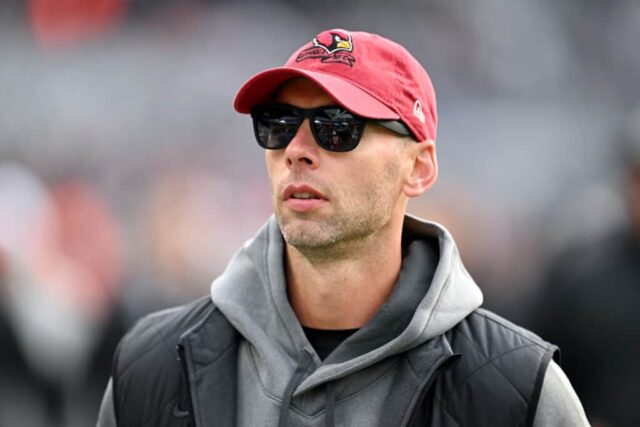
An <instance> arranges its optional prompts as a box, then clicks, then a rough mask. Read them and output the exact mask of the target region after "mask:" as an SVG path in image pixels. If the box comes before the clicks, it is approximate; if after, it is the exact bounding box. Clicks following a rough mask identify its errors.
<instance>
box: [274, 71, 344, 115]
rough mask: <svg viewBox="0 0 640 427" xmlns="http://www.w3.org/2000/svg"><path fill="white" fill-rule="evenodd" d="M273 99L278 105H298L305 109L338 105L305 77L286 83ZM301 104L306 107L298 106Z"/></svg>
mask: <svg viewBox="0 0 640 427" xmlns="http://www.w3.org/2000/svg"><path fill="white" fill-rule="evenodd" d="M273 99H274V100H275V102H277V103H282V104H291V105H297V106H299V107H303V108H313V107H316V106H321V105H327V104H337V102H336V100H335V99H334V98H333V97H332V96H331V95H329V94H328V93H327V92H325V91H324V90H323V89H322V88H321V87H320V86H318V85H317V84H316V83H314V82H313V81H311V80H309V79H306V78H304V77H296V78H293V79H290V80H287V81H286V82H284V83H283V84H282V85H280V87H278V89H277V90H276V91H275V93H274V96H273ZM301 103H302V104H305V105H298V104H301Z"/></svg>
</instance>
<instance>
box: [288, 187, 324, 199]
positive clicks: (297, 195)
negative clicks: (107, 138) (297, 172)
mask: <svg viewBox="0 0 640 427" xmlns="http://www.w3.org/2000/svg"><path fill="white" fill-rule="evenodd" d="M282 199H283V200H285V201H287V200H290V199H298V200H314V199H316V200H317V199H320V200H327V198H326V197H325V196H324V195H323V194H322V193H321V192H320V191H318V190H316V189H315V188H314V187H312V186H311V185H309V184H289V185H287V186H286V187H285V188H284V191H283V192H282Z"/></svg>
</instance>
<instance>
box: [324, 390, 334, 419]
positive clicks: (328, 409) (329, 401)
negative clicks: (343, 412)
mask: <svg viewBox="0 0 640 427" xmlns="http://www.w3.org/2000/svg"><path fill="white" fill-rule="evenodd" d="M325 394H326V395H325V404H324V425H325V426H326V427H334V426H335V424H336V423H335V406H336V388H335V383H333V382H328V383H327V389H326V391H325Z"/></svg>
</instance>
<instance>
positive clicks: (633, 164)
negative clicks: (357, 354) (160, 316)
mask: <svg viewBox="0 0 640 427" xmlns="http://www.w3.org/2000/svg"><path fill="white" fill-rule="evenodd" d="M331 27H343V28H347V29H365V30H367V31H371V32H378V33H380V34H383V35H385V36H387V37H389V38H391V39H396V40H398V41H400V42H402V43H403V44H404V45H405V46H407V47H408V49H409V50H410V51H412V52H413V53H414V54H415V56H416V57H417V58H418V59H419V60H420V61H421V62H422V63H423V64H424V65H425V67H426V68H427V70H429V72H430V74H431V77H432V79H433V81H434V83H435V86H436V90H437V92H438V97H439V115H440V127H439V135H438V144H437V145H438V155H439V163H440V179H439V182H438V184H437V185H436V188H435V189H434V190H433V191H432V192H431V193H429V194H428V195H426V196H424V197H423V198H421V199H420V200H416V201H415V202H414V203H413V205H412V207H411V209H410V210H411V212H413V213H415V214H418V215H420V216H424V217H426V218H429V219H433V220H436V221H438V222H441V223H443V224H445V225H446V226H447V227H449V228H450V229H451V230H452V232H453V235H454V236H455V237H456V239H457V240H458V243H459V246H460V248H461V252H462V257H463V259H464V260H465V262H466V264H467V266H468V268H469V270H470V272H471V274H472V275H473V276H474V277H475V278H476V280H477V282H478V283H479V284H480V286H481V287H482V288H483V290H484V292H485V300H486V305H487V306H488V307H489V308H491V309H494V310H495V311H497V312H498V313H500V314H502V315H504V316H506V317H508V318H510V319H512V320H514V321H517V322H520V323H522V324H524V325H525V326H528V327H531V328H533V329H534V330H535V331H537V332H540V333H542V334H543V335H544V336H545V338H547V339H549V340H550V341H553V342H556V343H557V344H559V345H560V346H561V348H563V360H564V363H563V367H564V368H565V370H566V372H567V373H568V375H569V377H570V379H571V380H572V382H573V383H574V384H575V386H576V390H577V391H578V394H579V395H580V397H581V398H582V399H583V401H584V404H585V407H586V409H587V412H588V415H589V416H590V418H591V421H592V423H593V425H594V426H606V427H616V426H622V427H626V426H636V427H637V426H638V425H640V411H639V409H638V406H637V405H636V404H635V400H637V397H638V396H640V392H639V388H638V384H640V357H639V355H640V314H638V310H637V307H639V306H640V271H639V270H640V166H639V165H640V114H638V113H633V111H634V109H635V108H636V105H637V104H638V102H639V101H640V79H639V78H638V76H640V51H639V48H638V40H640V2H638V1H633V0H565V1H562V2H557V1H553V0H538V1H534V0H487V1H482V2H474V1H457V2H452V1H446V0H429V1H425V0H396V1H394V2H389V1H381V0H368V1H364V0H353V1H351V2H338V1H335V0H329V1H322V2H307V1H298V0H280V1H275V0H273V1H267V0H263V1H258V0H253V1H250V0H240V1H234V2H232V1H222V0H219V1H214V0H209V1H204V0H200V1H196V0H12V1H4V2H2V4H1V5H0V53H1V54H2V55H1V57H2V61H0V349H1V350H0V427H4V426H14V425H19V426H23V427H32V426H52V427H59V426H69V427H75V426H87V425H93V424H94V423H95V417H96V414H97V407H98V405H99V401H100V397H101V393H102V391H103V389H104V386H105V384H106V381H107V378H108V375H109V370H110V360H111V354H112V352H113V349H114V347H115V345H116V344H117V342H118V339H119V337H120V336H121V335H122V333H123V332H124V331H125V330H126V328H128V327H129V326H130V325H131V324H132V322H134V321H135V320H136V319H137V318H139V317H140V316H142V315H144V314H146V313H148V312H149V311H151V310H155V309H159V308H162V307H167V306H170V305H174V304H177V303H181V302H184V301H187V300H190V299H192V298H194V297H196V296H200V295H203V294H205V293H207V292H208V288H209V285H210V283H211V281H212V279H213V278H214V277H215V276H216V274H218V273H220V272H221V270H222V269H223V268H224V266H225V264H226V261H227V260H228V259H229V258H230V257H231V256H232V254H233V253H234V252H235V251H236V250H237V249H238V248H239V247H240V245H241V244H242V242H243V241H244V240H246V239H248V238H250V237H251V236H252V235H253V234H254V232H255V231H256V230H257V228H258V227H259V226H260V225H261V224H262V223H263V222H264V221H265V220H266V219H267V217H268V216H269V215H270V212H271V209H270V196H269V194H268V185H267V177H266V173H265V172H264V167H263V158H262V155H263V153H262V151H261V150H260V149H258V147H257V146H256V144H255V142H254V141H253V136H252V130H251V125H250V122H249V119H248V118H247V117H243V116H240V115H237V114H235V113H234V112H233V110H232V107H231V101H232V99H233V96H234V94H235V90H236V88H238V87H239V85H240V84H241V83H242V82H243V81H244V80H245V79H246V78H247V77H248V76H250V75H251V74H253V73H254V72H256V71H258V70H261V69H263V68H266V67H268V66H275V65H279V64H281V63H283V62H284V61H285V60H286V55H287V52H290V51H293V49H295V48H296V47H298V46H299V45H301V44H302V43H303V42H304V41H306V40H309V39H310V38H311V37H312V36H313V35H315V34H316V33H317V32H319V31H320V30H323V29H326V28H331ZM634 114H635V115H634Z"/></svg>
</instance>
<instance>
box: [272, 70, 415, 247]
mask: <svg viewBox="0 0 640 427" xmlns="http://www.w3.org/2000/svg"><path fill="white" fill-rule="evenodd" d="M275 102H277V103H283V104H290V105H294V106H297V107H301V108H314V107H320V106H325V105H335V104H336V102H335V100H333V99H332V98H331V97H330V96H329V95H328V94H326V93H325V92H323V91H322V89H320V88H319V87H318V86H316V85H315V84H314V83H312V82H310V81H309V80H305V79H295V80H291V81H289V82H288V83H286V84H285V85H284V86H283V87H282V88H281V89H280V90H279V91H278V94H277V96H276V99H275ZM404 144H407V142H404V141H403V140H402V139H401V138H399V137H398V136H397V135H395V134H393V133H392V132H390V131H388V130H386V129H384V128H381V127H379V126H376V125H372V124H367V126H366V130H365V132H364V135H363V136H362V139H361V141H360V144H359V145H358V146H357V147H356V148H355V149H354V150H353V151H349V152H346V153H334V152H330V151H327V150H325V149H323V148H321V147H320V146H319V145H318V144H317V143H316V142H315V140H314V138H313V135H312V133H311V129H310V128H309V121H308V120H307V119H305V121H304V123H303V124H302V125H301V126H300V129H298V132H297V134H296V136H295V137H294V138H293V140H292V141H291V142H290V143H289V145H288V146H287V147H286V148H284V149H280V150H266V162H267V169H268V172H269V177H270V181H271V192H272V197H273V206H274V210H275V213H276V217H277V219H278V223H279V225H280V229H281V231H282V234H283V235H284V238H285V240H286V241H287V243H289V244H290V245H291V246H293V247H295V248H297V249H298V250H300V251H301V252H303V253H304V252H305V251H306V250H307V251H316V252H317V250H325V249H327V250H328V251H327V253H329V252H331V249H339V248H348V247H349V244H350V243H353V242H358V241H364V240H366V239H368V238H371V237H374V236H375V235H377V234H378V233H380V232H381V231H382V230H384V229H386V228H387V227H388V225H389V224H390V222H391V221H392V219H395V220H396V221H397V220H398V218H402V216H403V214H404V209H405V208H406V203H407V198H406V196H404V195H403V193H402V187H403V179H404V178H403V177H404V176H406V175H407V173H408V171H410V169H411V161H410V159H409V156H408V155H407V154H406V150H405V149H404V147H405V145H404Z"/></svg>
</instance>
